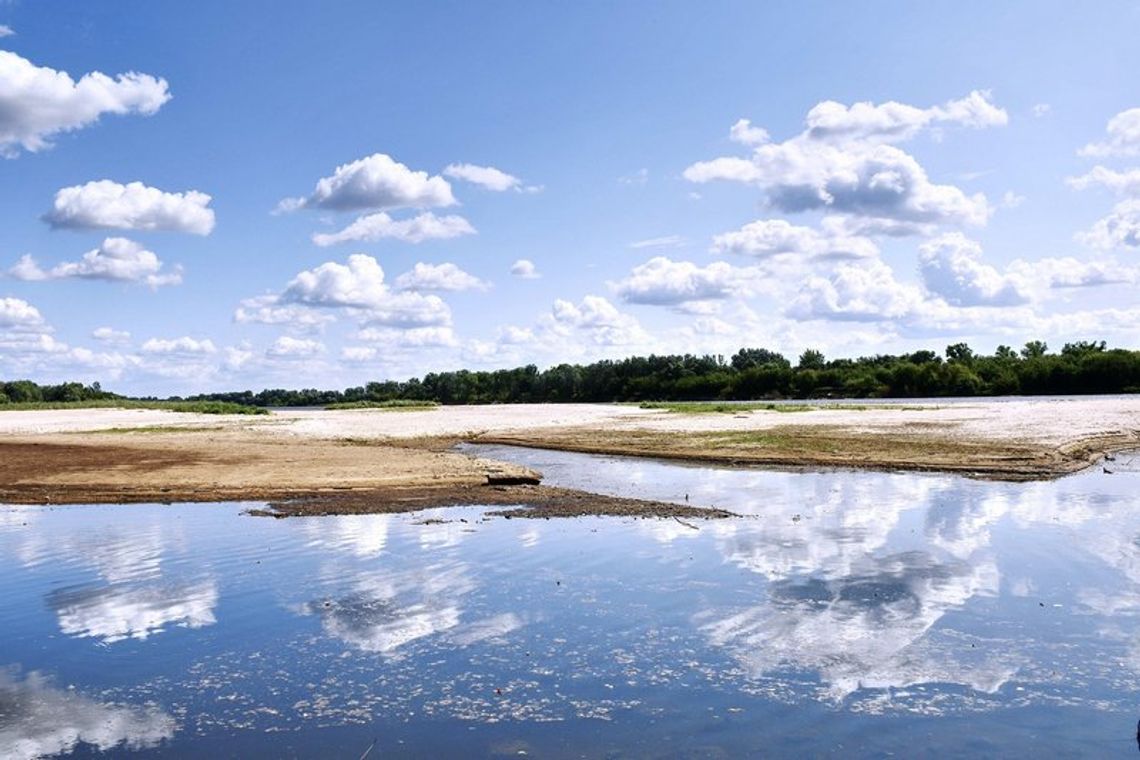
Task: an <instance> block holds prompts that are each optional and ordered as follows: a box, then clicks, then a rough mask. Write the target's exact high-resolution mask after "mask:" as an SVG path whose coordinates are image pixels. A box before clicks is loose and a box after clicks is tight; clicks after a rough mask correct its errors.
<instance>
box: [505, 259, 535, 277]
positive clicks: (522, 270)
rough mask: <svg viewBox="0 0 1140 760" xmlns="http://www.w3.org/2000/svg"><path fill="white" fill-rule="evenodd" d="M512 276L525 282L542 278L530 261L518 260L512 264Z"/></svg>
mask: <svg viewBox="0 0 1140 760" xmlns="http://www.w3.org/2000/svg"><path fill="white" fill-rule="evenodd" d="M511 274H512V275H514V276H515V277H521V278H522V279H524V280H537V279H538V278H539V277H541V276H542V275H540V274H539V273H538V269H537V268H536V267H535V265H534V262H533V261H531V260H530V259H518V260H517V261H515V263H513V264H511Z"/></svg>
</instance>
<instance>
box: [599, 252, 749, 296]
mask: <svg viewBox="0 0 1140 760" xmlns="http://www.w3.org/2000/svg"><path fill="white" fill-rule="evenodd" d="M756 277H757V273H756V272H755V271H754V270H746V269H741V268H739V267H734V266H732V265H730V264H726V263H725V262H723V261H715V262H713V263H712V264H709V265H708V266H706V267H700V266H697V265H696V264H694V263H692V262H691V261H673V260H671V259H668V258H666V257H664V256H656V257H654V258H652V259H650V260H649V261H647V262H645V263H644V264H641V265H640V266H637V267H634V269H633V271H632V272H630V275H629V277H627V278H625V279H624V280H621V281H619V282H617V283H614V284H613V288H614V292H615V293H616V294H617V295H618V296H619V297H621V299H622V300H623V301H625V302H626V303H642V304H657V305H675V304H680V303H684V302H686V301H707V300H715V299H720V298H728V297H729V296H732V295H738V294H743V293H747V292H749V291H750V289H751V287H752V286H753V283H754V282H755V280H756Z"/></svg>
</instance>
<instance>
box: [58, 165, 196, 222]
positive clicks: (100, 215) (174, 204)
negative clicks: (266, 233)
mask: <svg viewBox="0 0 1140 760" xmlns="http://www.w3.org/2000/svg"><path fill="white" fill-rule="evenodd" d="M209 203H210V196H209V195H206V194H205V193H201V192H198V191H197V190H188V191H186V192H184V193H167V192H163V191H162V190H159V189H157V188H153V187H148V186H146V185H144V184H143V183H141V182H130V183H128V184H126V185H121V184H119V183H118V182H114V181H112V180H109V179H104V180H99V181H95V182H88V183H87V184H85V185H75V186H73V187H65V188H63V189H62V190H60V191H59V192H57V193H56V194H55V202H54V204H53V205H52V209H51V210H50V211H48V212H47V214H45V215H44V221H46V222H47V223H48V224H50V225H51V226H52V227H54V228H57V229H60V228H62V229H78V230H90V229H120V230H147V231H151V230H164V231H170V232H189V233H193V234H195V235H209V234H210V232H211V231H212V230H213V229H214V212H213V210H212V209H210V208H207V206H209Z"/></svg>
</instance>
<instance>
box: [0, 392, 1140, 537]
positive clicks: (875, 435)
mask: <svg viewBox="0 0 1140 760" xmlns="http://www.w3.org/2000/svg"><path fill="white" fill-rule="evenodd" d="M460 441H464V442H469V443H472V444H507V445H521V446H527V447H532V448H538V449H550V450H558V451H572V452H581V453H590V454H605V455H613V456H634V457H648V458H656V459H662V460H666V461H685V462H690V463H695V464H708V465H711V466H718V467H724V466H729V467H770V468H778V469H791V470H803V469H833V468H838V469H863V470H867V469H870V470H886V471H909V472H932V473H948V474H954V475H959V476H964V477H971V478H983V479H990V480H1004V481H1011V480H1012V481H1024V480H1043V479H1051V478H1055V477H1060V476H1063V475H1067V474H1071V473H1074V472H1078V471H1080V470H1082V469H1086V468H1088V467H1090V466H1092V465H1094V464H1096V462H1098V461H1099V460H1100V459H1101V458H1102V457H1103V456H1104V454H1106V453H1111V452H1115V451H1122V450H1127V449H1140V399H1135V400H1132V399H1116V398H1114V399H1097V398H1090V399H1079V400H1044V401H1005V402H1001V403H991V404H985V403H978V404H959V405H954V406H953V407H952V408H951V407H949V406H938V405H936V404H925V405H922V404H911V405H908V406H907V407H906V408H905V409H898V408H881V409H876V408H867V409H860V410H849V409H844V410H828V409H818V410H812V411H804V412H798V413H796V414H786V413H781V412H778V411H753V412H748V413H734V414H702V415H691V414H676V413H670V412H665V411H660V410H643V409H638V408H631V407H628V406H618V405H583V404H568V405H519V406H509V407H508V406H500V407H441V408H438V409H432V410H426V411H401V412H400V413H398V414H393V413H390V412H383V411H376V410H345V411H333V412H329V411H324V410H312V411H307V412H306V411H293V412H288V413H280V414H277V413H275V414H271V415H267V416H263V417H258V418H249V417H244V418H234V417H206V416H204V415H201V416H199V415H185V414H176V413H172V412H161V411H147V410H85V411H84V412H83V413H82V414H77V413H75V412H73V411H37V412H8V413H6V414H4V415H0V462H2V463H3V464H2V466H0V503H11V504H44V505H48V504H84V503H87V504H96V503H99V504H113V503H139V502H158V503H166V502H174V501H178V502H218V501H257V502H266V503H271V504H275V505H278V508H277V509H275V510H274V511H275V512H277V513H280V514H302V513H307V514H328V513H333V512H334V511H335V512H338V513H350V514H351V513H361V512H362V511H365V510H371V511H378V512H390V511H414V510H417V509H425V508H429V507H431V506H448V505H456V504H487V505H488V506H506V505H510V504H514V505H518V504H521V503H524V502H525V503H527V504H532V505H534V506H535V507H537V508H538V509H537V510H536V516H563V515H579V514H622V515H632V514H637V515H647V516H648V515H656V516H665V517H672V516H677V515H679V514H682V513H680V512H678V509H679V508H680V505H677V504H661V503H651V502H646V503H641V502H638V501H637V500H631V499H625V500H623V499H615V498H612V497H606V496H600V495H592V494H585V492H568V491H565V490H564V489H556V488H551V487H548V486H541V485H538V483H539V481H540V479H541V474H540V473H536V472H533V471H531V470H528V469H526V468H525V467H520V466H517V465H513V464H509V463H506V462H496V461H492V460H489V459H485V458H481V457H479V456H478V455H477V454H478V453H477V452H476V455H475V456H470V455H467V454H464V453H458V452H455V451H453V450H451V448H450V447H451V446H453V445H454V444H455V443H457V442H460ZM500 488H501V489H506V490H496V489H500ZM587 497H588V498H587ZM512 499H513V501H511V500H512ZM587 502H590V503H589V504H588V503H587ZM370 504H371V505H372V506H369V505H370ZM591 504H592V505H593V506H591ZM684 508H685V509H698V508H696V507H693V508H690V507H688V506H687V505H686V506H685V507H684ZM683 515H684V516H700V515H699V514H697V513H692V512H684V513H683ZM520 516H521V515H520Z"/></svg>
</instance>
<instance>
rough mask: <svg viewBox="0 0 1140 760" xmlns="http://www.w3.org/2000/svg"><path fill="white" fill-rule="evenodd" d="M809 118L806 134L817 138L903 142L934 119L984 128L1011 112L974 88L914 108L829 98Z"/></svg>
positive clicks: (1001, 121)
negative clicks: (960, 95) (941, 101)
mask: <svg viewBox="0 0 1140 760" xmlns="http://www.w3.org/2000/svg"><path fill="white" fill-rule="evenodd" d="M806 122H807V134H808V135H809V136H811V137H812V138H814V139H817V140H828V141H836V142H848V141H859V142H869V141H874V142H900V141H902V140H909V139H910V138H912V137H914V136H915V135H916V134H918V132H919V131H920V130H922V129H923V128H924V127H928V126H930V125H931V124H935V123H945V124H959V125H962V126H966V127H973V128H975V129H981V128H985V127H1001V126H1005V125H1006V124H1008V123H1009V116H1008V114H1006V112H1005V111H1004V110H1002V109H1001V108H998V107H997V106H995V105H994V104H993V103H991V102H990V94H989V93H988V92H980V91H977V90H975V91H974V92H971V93H970V94H969V95H967V96H966V97H964V98H962V99H960V100H951V101H949V102H947V103H946V104H944V105H941V106H933V107H931V108H915V107H914V106H910V105H906V104H905V103H896V102H894V101H888V102H886V103H880V104H878V105H876V104H874V103H869V102H862V103H855V104H853V105H851V106H845V105H843V104H842V103H836V102H835V101H833V100H827V101H824V102H822V103H819V104H818V105H816V106H815V107H814V108H812V109H811V110H810V111H808V115H807V119H806Z"/></svg>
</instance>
